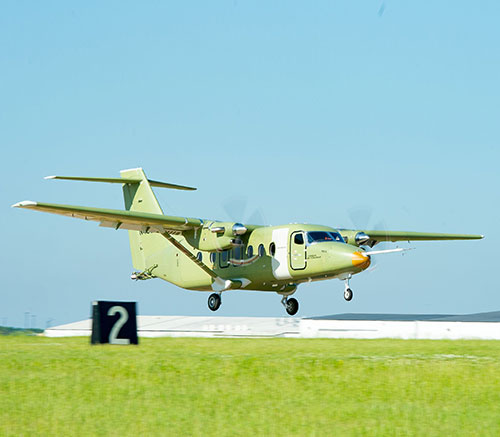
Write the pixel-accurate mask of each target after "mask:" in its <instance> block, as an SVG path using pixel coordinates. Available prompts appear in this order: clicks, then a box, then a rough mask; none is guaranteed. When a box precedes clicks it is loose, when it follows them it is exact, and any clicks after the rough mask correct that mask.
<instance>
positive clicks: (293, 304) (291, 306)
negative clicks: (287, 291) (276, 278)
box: [286, 297, 299, 316]
mask: <svg viewBox="0 0 500 437" xmlns="http://www.w3.org/2000/svg"><path fill="white" fill-rule="evenodd" d="M298 310H299V302H298V301H297V299H294V298H293V297H292V298H290V299H288V300H287V301H286V312H287V313H288V314H290V315H291V316H293V315H295V314H297V311H298Z"/></svg>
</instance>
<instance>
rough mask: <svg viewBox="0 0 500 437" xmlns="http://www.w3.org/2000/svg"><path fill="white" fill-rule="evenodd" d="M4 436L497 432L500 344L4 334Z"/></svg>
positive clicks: (0, 389)
mask: <svg viewBox="0 0 500 437" xmlns="http://www.w3.org/2000/svg"><path fill="white" fill-rule="evenodd" d="M0 395H1V396H0V435H2V436H10V435H11V436H19V435H30V436H31V435H64V436H69V435H120V436H134V435H217V436H235V435H243V436H247V435H248V436H249V435H252V436H253V435H273V436H274V435H276V436H288V435H297V436H307V435H316V436H324V435H366V436H376V435H379V436H394V435H398V436H399V435H425V436H443V435H444V436H446V435H453V436H458V435H464V436H465V435H467V436H471V435H478V436H479V435H480V436H483V435H484V436H487V435H491V436H498V435H500V342H494V341H410V340H408V341H398V340H321V339H318V340H309V339H307V340H306V339H176V338H162V339H141V344H140V345H139V346H104V345H103V346H90V345H89V344H88V339H84V338H65V339H54V338H43V337H33V336H30V337H28V336H6V337H0Z"/></svg>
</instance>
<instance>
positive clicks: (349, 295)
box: [344, 288, 353, 302]
mask: <svg viewBox="0 0 500 437" xmlns="http://www.w3.org/2000/svg"><path fill="white" fill-rule="evenodd" d="M352 296H353V293H352V290H351V289H350V288H348V289H346V291H344V299H345V300H346V301H347V302H350V301H351V300H352Z"/></svg>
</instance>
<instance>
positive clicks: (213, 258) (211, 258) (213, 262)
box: [210, 252, 215, 264]
mask: <svg viewBox="0 0 500 437" xmlns="http://www.w3.org/2000/svg"><path fill="white" fill-rule="evenodd" d="M210 261H211V262H212V264H215V252H212V253H211V254H210Z"/></svg>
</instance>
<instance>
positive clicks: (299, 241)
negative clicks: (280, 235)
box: [293, 233, 304, 244]
mask: <svg viewBox="0 0 500 437" xmlns="http://www.w3.org/2000/svg"><path fill="white" fill-rule="evenodd" d="M293 242H294V243H295V244H304V235H303V234H301V233H297V234H295V237H294V238H293Z"/></svg>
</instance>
